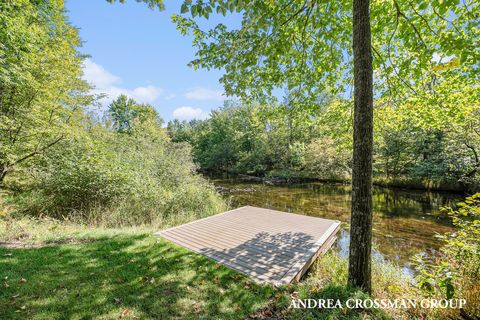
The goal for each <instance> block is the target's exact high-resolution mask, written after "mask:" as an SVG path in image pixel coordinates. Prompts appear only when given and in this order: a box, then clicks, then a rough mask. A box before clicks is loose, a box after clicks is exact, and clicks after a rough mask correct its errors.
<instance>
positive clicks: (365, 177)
mask: <svg viewBox="0 0 480 320" xmlns="http://www.w3.org/2000/svg"><path fill="white" fill-rule="evenodd" d="M369 7H370V1H369V0H353V58H354V130H353V170H352V216H351V227H350V255H349V268H348V282H349V284H350V285H352V286H354V287H358V288H361V289H362V290H364V291H365V292H367V293H370V292H371V289H372V285H371V251H372V149H373V70H372V45H371V42H372V41H371V33H370V10H369V9H370V8H369Z"/></svg>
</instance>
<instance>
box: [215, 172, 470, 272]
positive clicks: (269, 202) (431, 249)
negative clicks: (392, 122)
mask: <svg viewBox="0 0 480 320" xmlns="http://www.w3.org/2000/svg"><path fill="white" fill-rule="evenodd" d="M212 182H213V183H214V184H215V186H216V187H217V188H218V190H219V191H220V192H221V194H222V195H223V196H224V197H225V198H226V199H227V201H229V203H230V205H231V207H232V208H235V207H240V206H245V205H251V206H257V207H262V208H270V209H275V210H280V211H286V212H292V213H298V214H305V215H309V216H316V217H322V218H328V219H334V220H340V221H341V222H343V223H342V225H343V228H342V230H341V232H340V235H339V239H338V240H337V242H336V249H337V250H339V251H340V253H341V254H342V255H344V256H346V255H347V254H348V244H349V234H348V223H349V220H350V199H351V198H350V191H351V188H350V186H349V185H342V184H334V183H321V182H311V183H310V182H309V183H300V184H293V185H266V184H263V183H261V182H250V181H245V180H241V179H213V180H212ZM460 200H462V196H461V195H458V194H454V193H444V192H427V191H419V190H405V189H393V188H382V187H374V188H373V211H374V213H373V247H374V256H375V257H377V258H385V259H388V260H390V261H394V262H396V263H397V264H399V265H400V266H402V267H404V269H405V271H407V272H412V269H411V258H412V257H413V256H414V255H415V254H419V253H425V254H428V255H434V254H435V252H436V251H437V250H438V249H439V247H440V246H441V245H442V244H441V241H439V240H438V239H436V238H435V234H443V233H445V232H450V231H452V230H453V228H452V226H451V223H450V219H449V218H448V217H446V216H445V215H444V214H441V213H440V208H441V207H444V206H451V205H454V204H455V203H456V202H458V201H460Z"/></svg>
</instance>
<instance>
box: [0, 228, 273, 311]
mask: <svg viewBox="0 0 480 320" xmlns="http://www.w3.org/2000/svg"><path fill="white" fill-rule="evenodd" d="M0 281H1V282H0V285H1V290H0V310H1V313H2V315H1V316H0V318H2V319H17V318H18V319H25V318H28V319H30V318H34V319H90V318H101V319H103V318H105V319H111V318H118V317H120V316H121V315H122V314H123V315H124V316H125V318H129V317H132V318H133V317H138V318H140V319H145V318H153V319H188V318H191V319H199V318H205V319H212V318H214V319H239V318H244V317H246V316H247V315H249V314H251V313H252V312H254V311H255V310H257V309H258V308H260V307H262V306H263V305H264V304H265V303H267V301H268V299H269V298H270V297H271V296H272V295H273V292H274V290H273V289H272V288H271V287H268V286H266V287H265V286H263V287H262V286H258V285H255V284H253V283H251V282H250V281H249V280H248V279H246V277H244V276H242V275H239V274H238V273H236V272H234V271H232V270H229V269H227V268H225V267H222V266H219V265H218V264H216V263H215V262H212V261H210V260H208V259H207V258H204V257H202V256H199V255H196V254H194V253H191V252H189V251H187V250H184V249H182V248H180V247H176V246H174V245H172V244H170V243H168V242H166V241H163V240H160V239H158V238H156V237H153V236H150V235H138V234H137V235H115V236H112V237H108V238H106V237H105V238H97V239H96V241H95V242H90V243H81V244H76V245H60V246H48V247H43V248H24V249H7V248H0Z"/></svg>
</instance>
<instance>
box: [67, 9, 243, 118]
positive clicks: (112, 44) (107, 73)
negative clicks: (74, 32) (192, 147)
mask: <svg viewBox="0 0 480 320" xmlns="http://www.w3.org/2000/svg"><path fill="white" fill-rule="evenodd" d="M180 3H181V1H168V0H167V1H165V6H166V10H165V11H162V12H160V11H158V10H151V9H149V8H148V7H147V6H146V5H144V4H141V3H137V2H136V1H133V0H129V1H128V0H127V2H126V3H125V4H120V3H115V4H110V3H108V2H106V1H102V0H67V1H66V8H67V11H68V13H67V15H68V17H69V20H70V22H71V23H72V25H73V26H75V27H77V28H79V33H80V37H81V39H82V40H83V42H84V44H83V47H81V48H80V49H79V50H80V52H81V53H84V54H88V55H89V56H90V58H88V59H86V61H85V63H84V78H85V79H86V80H87V81H88V82H89V83H90V84H92V85H94V86H95V90H94V92H96V93H105V94H107V96H108V97H106V98H104V99H103V100H102V101H101V104H102V105H103V106H104V107H105V106H106V105H108V103H109V102H110V101H112V99H114V98H115V97H117V96H118V95H120V94H126V95H127V96H129V97H132V98H134V99H135V100H137V101H138V102H141V103H149V104H151V105H153V106H154V107H155V109H156V110H157V111H158V112H159V113H160V115H161V116H162V118H163V119H165V120H166V121H169V120H171V119H174V118H177V119H180V120H191V119H194V118H197V119H205V118H207V117H208V115H209V113H210V110H212V109H215V108H218V107H220V106H222V105H223V101H224V100H225V96H224V95H223V88H222V85H221V84H220V83H219V82H218V79H219V78H220V77H221V75H222V73H221V71H207V70H193V69H192V68H190V67H188V66H187V63H188V62H189V61H191V60H192V59H194V58H195V52H196V50H195V48H193V47H192V44H191V38H190V37H184V36H182V35H181V34H180V32H179V31H177V30H176V26H175V24H173V23H172V22H171V20H170V17H171V15H172V14H173V13H178V12H179V11H180V10H179V6H180ZM215 19H216V18H214V19H213V21H210V22H208V23H212V24H213V23H216V22H218V21H216V20H215ZM228 19H230V20H229V21H228V22H229V23H231V24H230V25H232V26H234V25H235V23H236V22H237V21H235V20H236V19H238V17H235V16H233V17H232V16H230V17H229V18H228ZM238 20H239V19H238Z"/></svg>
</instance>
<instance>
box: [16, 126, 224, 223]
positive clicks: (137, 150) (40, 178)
mask: <svg viewBox="0 0 480 320" xmlns="http://www.w3.org/2000/svg"><path fill="white" fill-rule="evenodd" d="M137 129H138V130H134V131H132V132H131V133H129V134H127V133H118V132H112V131H109V130H107V129H105V128H104V127H102V126H98V127H94V128H93V129H91V130H90V132H89V133H88V135H83V136H82V137H79V138H77V139H75V140H69V141H65V142H63V143H61V144H59V145H57V146H56V147H55V148H53V149H52V150H50V152H48V153H46V154H45V155H44V156H43V157H42V158H41V159H40V160H39V161H36V163H35V164H32V165H31V167H32V168H34V169H33V172H34V175H35V179H33V181H34V183H33V184H32V185H31V187H30V188H29V190H28V191H26V192H23V193H21V194H19V195H17V197H16V198H15V200H16V203H17V205H18V207H19V208H21V211H22V212H23V213H28V214H29V215H34V216H50V217H54V218H62V219H69V220H75V221H77V222H87V223H97V224H102V225H107V226H119V225H138V224H151V223H158V224H163V225H165V224H167V225H171V224H173V223H180V222H184V221H186V220H189V219H192V218H194V217H200V216H206V215H210V214H213V213H216V212H219V211H221V210H222V209H223V206H224V205H223V202H222V200H221V199H220V197H219V196H218V195H217V193H216V192H215V189H214V188H213V186H211V185H210V184H209V183H207V182H206V181H205V180H204V179H203V178H202V177H200V176H198V175H197V174H196V173H195V166H194V164H193V161H192V159H191V155H190V148H189V147H188V146H186V145H183V144H176V143H172V142H171V141H170V140H169V139H168V137H167V136H166V135H165V133H164V132H163V131H162V129H160V128H158V130H157V129H156V130H154V131H153V132H149V131H148V130H146V129H148V128H142V127H141V126H140V127H139V128H137Z"/></svg>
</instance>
